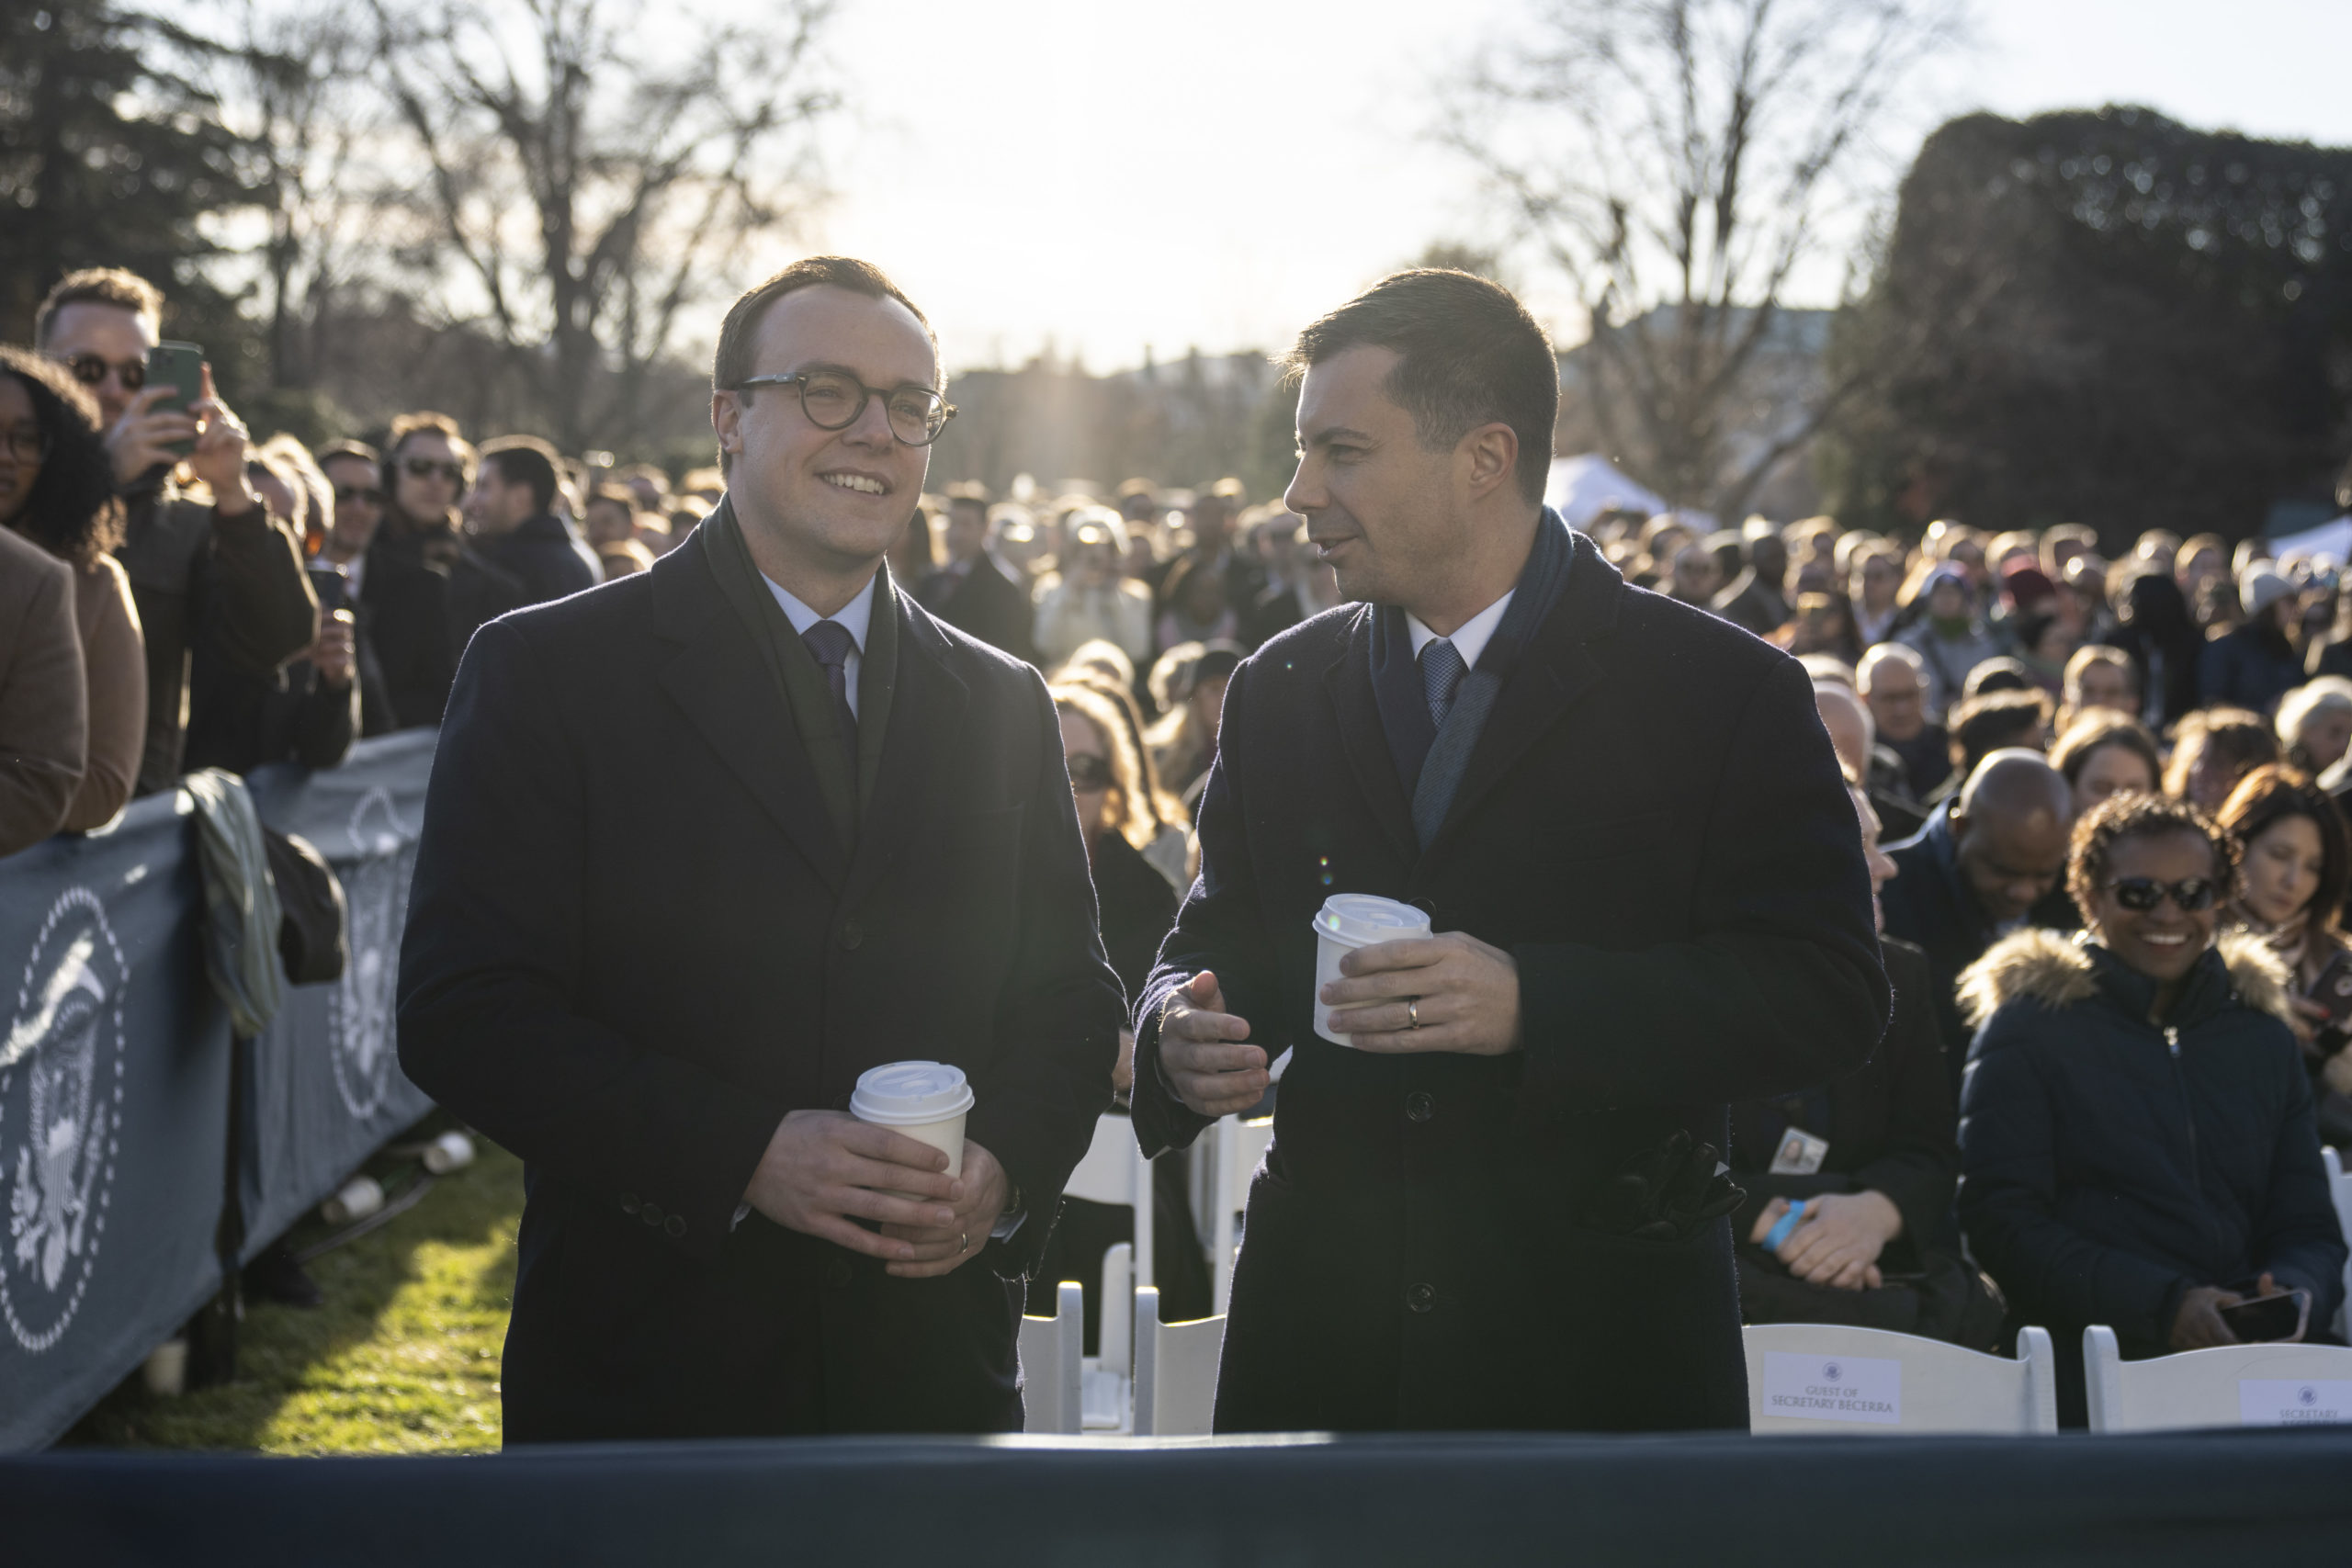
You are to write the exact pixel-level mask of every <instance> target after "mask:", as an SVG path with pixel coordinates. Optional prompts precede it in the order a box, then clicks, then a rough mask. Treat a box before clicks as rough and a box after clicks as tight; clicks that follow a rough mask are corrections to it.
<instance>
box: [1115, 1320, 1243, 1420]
mask: <svg viewBox="0 0 2352 1568" xmlns="http://www.w3.org/2000/svg"><path fill="white" fill-rule="evenodd" d="M1136 1325H1137V1336H1138V1337H1137V1341H1136V1404H1135V1434H1136V1437H1138V1438H1204V1437H1207V1436H1208V1435H1209V1429H1210V1423H1211V1418H1212V1417H1213V1416H1215V1415H1216V1369H1217V1360H1218V1358H1219V1357H1221V1356H1222V1355H1223V1354H1224V1353H1225V1319H1224V1318H1222V1317H1204V1318H1202V1319H1201V1320H1200V1321H1199V1322H1197V1323H1162V1322H1160V1321H1159V1291H1158V1290H1156V1289H1154V1288H1153V1287H1151V1286H1149V1285H1143V1286H1139V1287H1137V1288H1136Z"/></svg>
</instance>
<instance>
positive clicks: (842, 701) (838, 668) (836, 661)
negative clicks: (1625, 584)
mask: <svg viewBox="0 0 2352 1568" xmlns="http://www.w3.org/2000/svg"><path fill="white" fill-rule="evenodd" d="M800 640H801V641H802V642H805V643H807V644H808V645H809V652H810V653H811V654H814V655H815V656H816V660H817V662H818V663H819V664H820V665H821V666H823V668H824V671H825V683H826V684H827V685H829V686H831V688H832V689H833V716H834V717H835V718H836V719H837V720H838V721H839V722H840V724H841V727H842V740H844V741H845V742H847V743H848V745H849V754H850V761H851V763H852V765H853V766H854V764H855V762H856V760H857V715H856V714H855V713H854V712H853V711H852V710H851V708H850V705H849V656H850V654H851V652H852V651H853V650H854V649H856V647H857V643H856V641H855V639H854V638H853V637H851V636H850V635H849V628H848V627H847V626H843V625H842V624H841V623H840V622H839V621H819V622H818V623H817V624H816V625H815V626H810V627H809V629H808V630H807V631H805V632H802V633H801V634H800Z"/></svg>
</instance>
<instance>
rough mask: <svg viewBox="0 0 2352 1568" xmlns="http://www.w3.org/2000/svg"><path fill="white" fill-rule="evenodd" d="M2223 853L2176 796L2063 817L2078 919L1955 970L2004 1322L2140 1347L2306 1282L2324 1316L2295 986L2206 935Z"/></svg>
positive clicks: (2271, 960)
mask: <svg viewBox="0 0 2352 1568" xmlns="http://www.w3.org/2000/svg"><path fill="white" fill-rule="evenodd" d="M2237 856H2238V851H2237V845H2236V844H2235V842H2234V841H2233V840H2232V839H2231V837H2230V835H2229V834H2228V833H2227V832H2226V831H2225V830H2224V829H2222V827H2221V826H2220V825H2219V824H2218V823H2216V822H2215V821H2214V820H2213V818H2211V817H2209V816H2207V815H2206V814H2205V813H2204V812H2203V811H2201V810H2199V808H2197V807H2194V806H2190V805H2188V804H2187V803H2186V802H2182V801H2177V800H2169V799H2166V798H2165V797H2163V796H2161V795H2118V796H2116V797H2114V798H2113V799H2111V800H2109V801H2108V802H2107V803H2106V804H2105V805H2103V806H2100V807H2098V809H2096V810H2094V811H2093V812H2092V813H2091V814H2090V815H2089V816H2088V817H2086V818H2084V819H2083V820H2082V821H2081V822H2080V823H2078V824H2076V826H2075V835H2074V840H2073V845H2072V848H2071V852H2070V855H2069V859H2068V862H2067V868H2066V875H2067V885H2068V886H2069V887H2070V888H2071V889H2072V891H2073V893H2074V897H2075V902H2076V903H2077V904H2078V905H2080V906H2081V908H2082V909H2083V911H2084V915H2085V918H2086V923H2087V927H2088V929H2087V931H2086V932H2085V934H2084V935H2083V936H2082V937H2080V938H2078V939H2069V938H2066V937H2064V936H2060V935H2058V934H2057V933H2055V932H2052V931H2019V932H2018V933H2017V934H2015V935H2013V936H2010V937H2007V938H2006V939H2004V940H2003V941H2002V942H1999V943H1997V944H1996V945H1995V946H1994V948H1993V949H1992V951H1990V952H1989V953H1986V954H1985V957H1984V959H1983V961H1982V962H1980V963H1979V964H1976V965H1975V966H1974V967H1973V968H1972V969H1970V970H1969V971H1968V972H1967V974H1966V975H1965V976H1962V987H1961V990H1962V1004H1963V1006H1964V1007H1965V1009H1966V1010H1967V1012H1968V1014H1969V1017H1970V1018H1971V1019H1972V1020H1973V1021H1974V1022H1975V1023H1976V1024H1977V1025H1978V1030H1977V1034H1976V1039H1975V1043H1973V1046H1972V1047H1971V1048H1970V1053H1969V1066H1968V1076H1967V1078H1966V1080H1965V1085H1964V1088H1963V1089H1962V1095H1961V1124H1960V1146H1961V1186H1960V1222H1961V1226H1962V1230H1963V1231H1964V1232H1965V1233H1966V1235H1967V1237H1968V1242H1969V1247H1970V1248H1971V1250H1972V1252H1973V1255H1974V1257H1975V1258H1976V1261H1977V1262H1978V1263H1979V1264H1980V1265H1981V1266H1982V1267H1983V1268H1984V1269H1985V1271H1986V1272H1988V1273H1990V1274H1991V1275H1992V1276H1993V1279H1994V1280H1995V1281H1996V1283H1997V1284H1999V1286H2000V1287H2001V1291H2002V1293H2003V1294H2004V1295H2005V1296H2007V1299H2008V1303H2009V1327H2010V1329H2011V1331H2012V1332H2013V1331H2014V1330H2015V1329H2016V1328H2017V1327H2018V1325H2023V1324H2038V1325H2041V1326H2042V1327H2045V1328H2047V1329H2049V1330H2050V1332H2051V1335H2052V1337H2053V1338H2054V1339H2055V1340H2056V1342H2057V1343H2058V1344H2060V1345H2064V1346H2074V1345H2079V1344H2081V1343H2082V1334H2083V1329H2084V1328H2085V1327H2086V1325H2091V1324H2105V1325H2109V1327H2112V1328H2113V1329H2114V1330H2115V1332H2116V1337H2117V1338H2118V1339H2119V1340H2120V1343H2121V1346H2122V1350H2123V1355H2124V1357H2125V1359H2141V1358H2144V1357H2150V1356H2161V1355H2164V1354H2165V1353H2166V1352H2167V1351H2171V1350H2195V1349H2201V1348H2206V1347H2209V1346H2215V1345H2231V1344H2235V1343H2237V1342H2238V1337H2237V1335H2236V1334H2235V1333H2234V1332H2233V1330H2232V1328H2231V1326H2230V1325H2229V1323H2228V1322H2227V1321H2226V1320H2225V1319H2224V1318H2223V1317H2222V1309H2223V1308H2225V1307H2229V1306H2233V1305H2236V1304H2238V1303H2240V1302H2242V1301H2244V1300H2246V1299H2248V1298H2252V1297H2256V1296H2267V1295H2271V1294H2274V1293H2276V1292H2281V1291H2308V1292H2311V1295H2310V1303H2309V1308H2310V1310H2309V1313H2308V1314H2307V1316H2306V1318H2305V1321H2306V1323H2307V1325H2308V1326H2309V1329H2310V1330H2312V1331H2317V1330H2320V1329H2322V1328H2323V1327H2324V1325H2326V1324H2327V1323H2328V1322H2329V1321H2330V1320H2331V1319H2332V1318H2333V1317H2334V1316H2335V1308H2336V1303H2337V1302H2338V1301H2339V1300H2340V1299H2341V1297H2342V1293H2343V1278H2344V1261H2345V1245H2344V1238H2343V1235H2342V1233H2341V1231H2340V1229H2339V1228H2338V1225H2337V1222H2336V1217H2335V1206H2334V1204H2333V1202H2332V1201H2331V1200H2330V1198H2329V1195H2328V1186H2327V1173H2326V1170H2325V1168H2324V1167H2323V1165H2322V1164H2321V1160H2320V1147H2319V1137H2318V1134H2317V1132H2316V1130H2315V1128H2314V1124H2313V1119H2312V1118H2313V1112H2312V1090H2311V1083H2310V1080H2309V1078H2308V1077H2307V1076H2306V1075H2305V1073H2304V1070H2303V1066H2302V1061H2301V1053H2300V1052H2299V1051H2298V1050H2297V1049H2296V1045H2295V1038H2294V1035H2293V1033H2292V1032H2291V1030H2290V1024H2289V1021H2290V1020H2291V1019H2292V1018H2293V1017H2294V1016H2295V1013H2294V1009H2293V1006H2292V994H2293V993H2292V987H2291V984H2290V980H2289V977H2288V975H2287V972H2286V970H2285V967H2284V965H2282V964H2280V963H2279V961H2278V957H2277V956H2276V955H2275V954H2274V953H2271V952H2270V951H2269V950H2268V949H2267V947H2266V946H2265V945H2264V944H2263V943H2262V942H2260V941H2258V940H2256V939H2255V938H2253V937H2250V936H2246V935H2245V934H2242V933H2229V934H2220V933H2219V932H2218V926H2219V919H2220V915H2221V911H2222V903H2223V901H2224V900H2225V899H2226V898H2227V897H2229V894H2230V892H2231V889H2232V887H2233V885H2234V883H2235V879H2236V876H2237V871H2238V866H2237ZM2299 1337H2303V1336H2299ZM2058 1400H2059V1419H2060V1421H2061V1423H2062V1424H2064V1425H2067V1426H2075V1427H2079V1426H2082V1425H2084V1424H2085V1419H2086V1416H2085V1411H2086V1405H2085V1396H2084V1392H2083V1373H2082V1360H2081V1358H2079V1357H2076V1356H2069V1355H2061V1356H2060V1357H2059V1358H2058Z"/></svg>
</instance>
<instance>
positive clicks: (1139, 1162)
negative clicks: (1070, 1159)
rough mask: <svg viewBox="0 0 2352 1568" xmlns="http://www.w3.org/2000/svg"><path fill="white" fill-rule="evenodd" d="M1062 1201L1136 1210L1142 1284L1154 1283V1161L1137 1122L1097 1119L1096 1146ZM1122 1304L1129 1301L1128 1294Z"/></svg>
mask: <svg viewBox="0 0 2352 1568" xmlns="http://www.w3.org/2000/svg"><path fill="white" fill-rule="evenodd" d="M1062 1196H1063V1197H1065V1198H1083V1199H1085V1200H1086V1201H1088V1202H1090V1203H1108V1204H1110V1205H1112V1206H1113V1207H1114V1208H1122V1209H1130V1210H1133V1211H1134V1212H1135V1216H1136V1247H1135V1269H1136V1283H1137V1284H1142V1285H1148V1284H1150V1283H1151V1282H1152V1278H1151V1162H1150V1161H1149V1160H1148V1159H1146V1158H1144V1157H1143V1146H1142V1145H1140V1144H1137V1143H1136V1129H1135V1123H1134V1122H1130V1121H1128V1120H1127V1118H1125V1117H1124V1116H1108V1115H1106V1116H1098V1117H1096V1118H1095V1119H1094V1141H1093V1142H1092V1143H1091V1144H1089V1145H1087V1146H1086V1157H1085V1158H1083V1159H1081V1160H1080V1161H1079V1162H1078V1168H1077V1169H1076V1170H1073V1171H1071V1172H1070V1173H1069V1180H1068V1181H1067V1182H1064V1183H1063V1184H1062ZM1119 1299H1120V1300H1121V1301H1123V1302H1124V1301H1125V1299H1126V1294H1125V1292H1124V1291H1123V1292H1120V1297H1119ZM1104 1304H1105V1305H1106V1306H1107V1305H1108V1304H1109V1303H1107V1302H1106V1303H1104ZM1107 1315H1108V1314H1107V1313H1106V1314H1105V1316H1106V1317H1107Z"/></svg>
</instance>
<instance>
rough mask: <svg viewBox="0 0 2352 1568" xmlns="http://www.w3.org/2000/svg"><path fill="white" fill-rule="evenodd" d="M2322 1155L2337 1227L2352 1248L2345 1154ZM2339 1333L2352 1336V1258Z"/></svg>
mask: <svg viewBox="0 0 2352 1568" xmlns="http://www.w3.org/2000/svg"><path fill="white" fill-rule="evenodd" d="M2320 1157H2321V1158H2322V1159H2324V1160H2325V1161H2326V1162H2327V1190H2328V1195H2329V1196H2330V1197H2332V1198H2334V1199H2335V1224H2336V1228H2337V1229H2339V1230H2341V1231H2343V1233H2344V1243H2345V1245H2346V1247H2352V1176H2347V1175H2346V1174H2345V1170H2344V1159H2343V1156H2340V1155H2338V1154H2337V1153H2336V1152H2335V1149H2333V1148H2323V1149H2322V1150H2320ZM2335 1332H2336V1335H2337V1337H2339V1338H2345V1339H2352V1258H2346V1260H2345V1264H2344V1304H2343V1305H2342V1306H2339V1307H2337V1308H2336V1309H2335Z"/></svg>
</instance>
